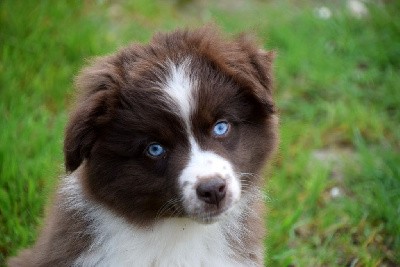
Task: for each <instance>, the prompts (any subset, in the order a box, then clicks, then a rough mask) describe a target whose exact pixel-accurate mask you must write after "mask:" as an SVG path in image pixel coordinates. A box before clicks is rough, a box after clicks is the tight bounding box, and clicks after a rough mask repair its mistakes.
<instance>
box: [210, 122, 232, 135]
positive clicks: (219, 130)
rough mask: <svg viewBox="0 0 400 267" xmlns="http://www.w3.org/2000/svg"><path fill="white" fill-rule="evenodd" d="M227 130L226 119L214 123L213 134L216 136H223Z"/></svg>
mask: <svg viewBox="0 0 400 267" xmlns="http://www.w3.org/2000/svg"><path fill="white" fill-rule="evenodd" d="M228 130H229V123H228V122H226V121H220V122H217V123H216V124H215V125H214V129H213V134H214V135H215V136H217V137H219V136H224V135H225V134H226V133H227V132H228Z"/></svg>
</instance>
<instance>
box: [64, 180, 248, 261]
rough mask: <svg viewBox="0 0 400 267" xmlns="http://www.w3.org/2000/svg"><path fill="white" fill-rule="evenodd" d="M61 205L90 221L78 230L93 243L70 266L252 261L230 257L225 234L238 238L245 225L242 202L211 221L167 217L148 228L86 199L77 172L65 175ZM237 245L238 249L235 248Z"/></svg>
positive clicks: (233, 254) (228, 244) (244, 230)
mask: <svg viewBox="0 0 400 267" xmlns="http://www.w3.org/2000/svg"><path fill="white" fill-rule="evenodd" d="M61 194H62V195H63V196H64V197H63V199H64V200H66V201H65V202H64V203H63V205H64V207H65V208H66V209H68V210H70V211H72V213H73V214H75V215H76V216H78V217H81V219H83V220H85V221H87V222H89V224H88V227H87V228H85V229H80V230H79V231H84V232H86V234H89V235H91V236H92V242H91V244H90V246H88V247H87V249H86V251H84V252H83V253H82V254H81V255H80V256H79V257H78V258H77V259H76V260H75V261H74V263H73V265H74V266H193V267H196V266H252V265H253V264H252V263H251V262H243V261H242V262H240V261H238V258H237V256H235V253H234V250H233V249H232V245H233V244H236V246H241V245H243V244H241V243H240V242H239V243H232V242H230V241H231V240H229V238H231V239H232V238H235V239H237V240H238V239H240V235H243V234H244V233H245V232H246V231H248V229H246V226H245V225H243V224H241V223H240V221H241V220H240V219H241V216H243V214H242V212H243V210H242V209H243V206H244V205H243V204H245V203H244V201H245V199H243V204H239V205H238V206H237V207H236V208H235V209H234V210H232V211H231V212H230V214H229V216H226V218H223V219H222V220H221V221H219V222H217V223H214V224H200V223H197V222H194V221H193V220H191V219H187V218H169V219H164V220H161V221H159V222H157V223H156V224H155V225H153V226H151V227H148V228H141V227H135V226H134V225H132V224H129V223H127V222H126V221H125V220H124V219H122V218H120V217H118V216H116V215H115V214H113V213H112V212H111V211H109V210H107V209H105V208H104V207H103V206H101V205H99V204H98V203H95V202H93V201H91V200H90V199H87V198H86V197H85V194H84V192H83V190H82V186H81V185H80V183H79V181H78V180H77V177H76V175H71V176H68V177H66V178H65V181H64V184H63V186H62V187H61ZM236 249H237V248H236Z"/></svg>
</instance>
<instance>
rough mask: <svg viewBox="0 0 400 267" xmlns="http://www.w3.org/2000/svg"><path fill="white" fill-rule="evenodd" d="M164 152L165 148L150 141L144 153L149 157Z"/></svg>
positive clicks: (159, 155)
mask: <svg viewBox="0 0 400 267" xmlns="http://www.w3.org/2000/svg"><path fill="white" fill-rule="evenodd" d="M165 152H166V150H165V148H164V147H163V146H162V145H160V144H159V143H151V144H150V145H148V146H147V148H146V154H147V155H148V156H149V157H151V158H160V157H162V156H163V155H164V154H165Z"/></svg>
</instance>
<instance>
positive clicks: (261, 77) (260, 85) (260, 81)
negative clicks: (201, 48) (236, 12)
mask: <svg viewBox="0 0 400 267" xmlns="http://www.w3.org/2000/svg"><path fill="white" fill-rule="evenodd" d="M237 41H238V43H239V45H240V47H241V49H242V51H243V52H245V53H246V54H247V56H248V60H249V61H248V63H247V64H244V65H242V66H241V68H242V70H241V73H240V75H239V77H240V79H242V80H243V81H244V82H243V83H244V84H249V85H250V87H249V88H248V90H251V93H252V94H253V95H254V96H255V97H256V98H257V100H258V101H259V102H260V103H261V104H262V105H263V106H264V107H265V108H266V110H267V111H268V112H270V113H275V111H276V109H275V105H274V101H273V98H272V94H273V89H274V79H273V61H274V59H275V56H276V53H275V51H264V50H262V49H259V48H257V45H256V44H257V42H256V41H255V40H254V37H253V36H251V35H246V34H242V35H240V36H239V37H238V38H237ZM246 65H247V66H246Z"/></svg>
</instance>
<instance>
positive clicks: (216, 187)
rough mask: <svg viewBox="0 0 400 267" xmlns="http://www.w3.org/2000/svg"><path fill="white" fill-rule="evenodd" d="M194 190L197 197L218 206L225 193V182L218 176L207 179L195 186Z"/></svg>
mask: <svg viewBox="0 0 400 267" xmlns="http://www.w3.org/2000/svg"><path fill="white" fill-rule="evenodd" d="M196 192H197V196H198V197H199V199H201V200H203V201H204V202H206V203H208V204H214V205H217V207H218V206H219V203H220V202H221V200H222V199H224V197H225V194H226V182H225V180H224V179H222V178H220V177H216V178H212V179H207V180H206V181H203V182H201V183H200V184H199V185H198V186H197V188H196Z"/></svg>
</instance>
